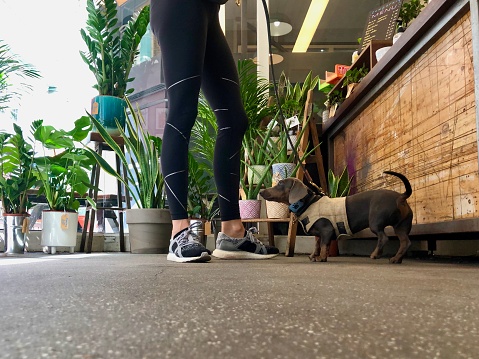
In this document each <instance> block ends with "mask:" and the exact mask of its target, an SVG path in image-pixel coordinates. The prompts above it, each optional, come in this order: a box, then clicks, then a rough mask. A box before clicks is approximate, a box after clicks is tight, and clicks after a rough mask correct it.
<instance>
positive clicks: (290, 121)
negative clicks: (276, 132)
mask: <svg viewBox="0 0 479 359" xmlns="http://www.w3.org/2000/svg"><path fill="white" fill-rule="evenodd" d="M284 122H285V123H286V127H287V128H293V127H296V126H299V119H298V116H296V115H294V116H293V117H290V118H287V119H286V120H285V121H284Z"/></svg>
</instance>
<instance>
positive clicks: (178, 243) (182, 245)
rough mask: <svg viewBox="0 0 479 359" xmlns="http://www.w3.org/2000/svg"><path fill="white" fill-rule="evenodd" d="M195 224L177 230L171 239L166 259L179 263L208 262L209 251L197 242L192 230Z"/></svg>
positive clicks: (196, 236) (197, 238)
mask: <svg viewBox="0 0 479 359" xmlns="http://www.w3.org/2000/svg"><path fill="white" fill-rule="evenodd" d="M195 225H196V223H195V224H192V225H191V226H189V227H188V228H185V229H184V230H182V231H181V232H178V233H177V234H176V235H175V236H174V237H173V238H172V239H171V240H170V247H169V251H168V256H167V257H166V259H167V260H169V261H173V262H179V263H185V262H208V261H209V260H211V257H210V254H211V251H210V250H208V249H206V247H205V246H203V245H202V244H201V243H200V242H199V237H198V235H197V234H196V233H194V232H193V229H194V227H195Z"/></svg>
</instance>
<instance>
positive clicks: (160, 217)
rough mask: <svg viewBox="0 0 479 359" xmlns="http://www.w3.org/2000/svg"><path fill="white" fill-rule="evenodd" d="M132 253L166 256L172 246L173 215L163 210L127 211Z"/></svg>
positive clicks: (139, 209) (142, 209)
mask: <svg viewBox="0 0 479 359" xmlns="http://www.w3.org/2000/svg"><path fill="white" fill-rule="evenodd" d="M126 223H127V224H128V228H129V239H130V252H131V253H134V254H166V253H168V246H169V245H170V238H171V231H172V229H173V226H172V224H171V214H170V210H169V209H163V208H133V209H127V210H126Z"/></svg>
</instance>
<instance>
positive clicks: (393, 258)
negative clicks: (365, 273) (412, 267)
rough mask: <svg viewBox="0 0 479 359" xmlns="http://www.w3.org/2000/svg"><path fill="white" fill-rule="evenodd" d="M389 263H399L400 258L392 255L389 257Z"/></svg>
mask: <svg viewBox="0 0 479 359" xmlns="http://www.w3.org/2000/svg"><path fill="white" fill-rule="evenodd" d="M389 263H391V264H401V263H402V258H397V257H392V258H391V259H389Z"/></svg>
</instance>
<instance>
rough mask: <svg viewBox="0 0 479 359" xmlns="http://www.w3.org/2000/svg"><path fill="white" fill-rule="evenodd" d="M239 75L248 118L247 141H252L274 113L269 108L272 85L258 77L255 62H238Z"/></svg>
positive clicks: (270, 107) (272, 108)
mask: <svg viewBox="0 0 479 359" xmlns="http://www.w3.org/2000/svg"><path fill="white" fill-rule="evenodd" d="M238 75H239V81H240V92H241V99H242V101H243V106H244V109H245V111H246V116H247V117H248V128H247V130H246V133H245V140H246V141H252V140H253V139H255V138H256V137H257V135H258V132H259V131H261V128H262V126H261V125H262V121H263V120H264V119H265V118H266V117H268V116H270V115H271V114H273V113H274V106H269V105H268V102H269V95H270V92H271V90H272V84H271V83H270V82H269V81H268V80H267V79H265V78H264V77H261V76H258V70H257V66H256V64H255V63H254V62H253V60H240V61H238Z"/></svg>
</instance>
